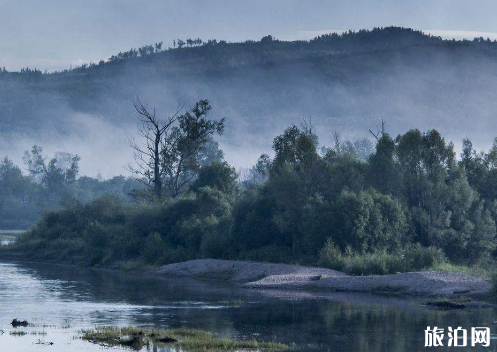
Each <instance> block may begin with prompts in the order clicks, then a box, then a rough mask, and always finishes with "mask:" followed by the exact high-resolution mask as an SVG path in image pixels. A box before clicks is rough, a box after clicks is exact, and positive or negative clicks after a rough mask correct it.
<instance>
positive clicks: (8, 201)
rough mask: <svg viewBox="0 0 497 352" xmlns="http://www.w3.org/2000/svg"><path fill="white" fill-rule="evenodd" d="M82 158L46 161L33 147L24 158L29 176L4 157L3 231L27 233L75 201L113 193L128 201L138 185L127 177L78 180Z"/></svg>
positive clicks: (0, 168)
mask: <svg viewBox="0 0 497 352" xmlns="http://www.w3.org/2000/svg"><path fill="white" fill-rule="evenodd" d="M79 160H80V159H79V156H77V155H73V154H70V153H66V152H58V153H56V154H55V155H54V156H53V157H47V156H46V155H44V153H43V149H42V148H41V147H39V146H36V145H35V146H33V148H32V149H31V150H30V151H27V152H26V154H25V156H24V163H25V165H24V166H25V168H26V172H23V170H22V169H21V167H19V166H18V165H15V164H14V162H13V161H12V160H10V159H9V158H7V157H5V158H4V159H3V160H1V161H0V229H3V230H13V229H27V228H28V227H29V226H31V225H33V224H34V223H36V221H37V220H38V219H39V218H40V216H42V215H43V214H45V213H47V212H48V211H52V210H56V209H60V207H61V204H65V203H67V202H69V203H70V202H72V201H75V200H76V201H81V202H89V201H90V200H92V199H95V198H97V197H100V196H102V195H103V194H109V193H112V194H114V195H116V196H117V197H120V198H122V199H128V198H129V197H130V194H132V191H133V190H134V189H137V188H140V187H139V184H138V183H137V182H136V181H135V180H133V179H130V178H126V177H124V176H117V177H113V178H111V179H108V180H101V179H96V178H92V177H88V176H82V177H78V176H79V175H78V173H79Z"/></svg>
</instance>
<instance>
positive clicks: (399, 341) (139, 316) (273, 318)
mask: <svg viewBox="0 0 497 352" xmlns="http://www.w3.org/2000/svg"><path fill="white" fill-rule="evenodd" d="M0 313H1V314H0V329H2V330H4V331H5V333H4V334H3V335H0V346H1V347H0V350H1V351H4V348H5V351H9V352H30V351H40V350H42V349H43V350H45V349H46V350H47V351H54V352H66V351H88V352H92V351H101V350H102V348H101V347H100V346H94V345H91V344H89V343H87V342H83V341H81V340H79V339H75V338H74V336H75V334H76V333H77V331H79V330H81V329H83V328H91V327H94V326H95V325H121V326H124V325H140V326H157V327H161V328H176V327H182V326H184V327H190V328H200V329H205V330H209V331H212V332H214V333H216V334H219V335H222V336H228V337H233V338H256V339H260V340H274V341H278V342H283V343H296V346H297V348H296V350H298V351H342V352H349V351H350V352H352V351H368V352H374V351H378V352H380V351H381V352H384V351H421V350H424V330H425V329H426V327H427V326H428V325H429V326H438V327H444V328H446V329H447V327H449V326H452V327H458V326H462V327H463V328H467V329H470V328H471V327H472V326H490V327H491V329H492V332H494V331H493V330H494V329H493V326H492V325H491V322H493V321H495V320H497V316H496V313H497V311H496V310H494V309H483V310H462V311H461V310H460V311H436V310H429V309H426V308H424V307H421V306H420V302H419V300H417V301H416V300H408V299H399V298H389V297H381V296H374V295H358V294H344V293H342V294H329V295H323V294H315V293H304V292H297V293H289V292H281V291H267V292H258V291H253V290H246V289H239V288H234V287H231V286H228V285H220V284H213V283H204V282H198V281H192V280H180V279H167V280H166V279H164V280H158V279H156V278H152V277H145V276H143V275H142V274H139V275H130V274H124V273H117V272H111V271H98V270H86V269H79V268H73V267H64V266H53V265H27V264H22V265H20V264H19V265H17V264H0ZM13 318H20V319H27V320H28V321H30V322H31V323H32V324H33V325H34V326H32V327H29V328H27V329H23V330H24V331H26V332H27V333H28V334H27V335H25V336H15V335H11V333H12V332H13V331H14V329H13V328H12V327H11V326H10V325H9V323H10V321H11V320H12V319H13ZM50 341H52V342H54V345H53V346H44V345H40V344H38V343H43V342H50ZM496 348H497V341H493V343H492V344H491V347H490V348H487V349H483V348H482V349H481V350H485V351H489V350H497V349H496ZM437 350H438V351H444V350H451V349H443V348H437ZM458 350H460V351H464V350H465V349H464V348H458ZM468 350H469V348H468ZM471 350H472V351H474V350H478V349H474V348H473V349H471Z"/></svg>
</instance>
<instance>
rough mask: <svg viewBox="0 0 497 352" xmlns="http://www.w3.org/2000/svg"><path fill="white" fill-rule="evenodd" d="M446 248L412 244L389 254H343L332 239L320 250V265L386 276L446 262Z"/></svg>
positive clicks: (381, 252) (355, 273)
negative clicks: (444, 250) (444, 251)
mask: <svg viewBox="0 0 497 352" xmlns="http://www.w3.org/2000/svg"><path fill="white" fill-rule="evenodd" d="M445 260H446V259H445V256H444V254H443V251H442V250H441V249H438V248H433V247H422V246H420V245H419V244H418V245H410V246H407V247H405V248H403V249H402V250H399V251H396V252H393V253H389V252H387V251H385V250H381V251H375V252H371V253H353V252H350V253H348V254H343V253H342V252H341V250H340V248H338V247H337V246H336V245H335V244H334V243H333V241H332V240H331V239H328V241H327V242H326V244H325V246H324V247H323V249H321V252H320V260H319V264H320V265H323V266H326V267H328V268H331V269H335V270H342V271H345V272H346V273H348V274H353V275H385V274H394V273H398V272H408V271H418V270H423V269H427V268H430V267H433V266H434V265H438V264H440V263H443V262H445Z"/></svg>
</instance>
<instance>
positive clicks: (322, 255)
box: [319, 238, 345, 270]
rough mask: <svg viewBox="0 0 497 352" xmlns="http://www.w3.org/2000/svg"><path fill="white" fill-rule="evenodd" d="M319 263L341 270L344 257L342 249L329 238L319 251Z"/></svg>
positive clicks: (343, 264)
mask: <svg viewBox="0 0 497 352" xmlns="http://www.w3.org/2000/svg"><path fill="white" fill-rule="evenodd" d="M319 264H320V265H324V266H326V267H328V268H331V269H335V270H342V269H343V267H344V266H345V259H344V257H343V255H342V251H341V250H340V248H338V246H336V245H335V243H334V242H333V241H332V240H331V238H329V239H328V240H327V241H326V244H325V245H324V247H323V248H322V249H321V251H320V252H319Z"/></svg>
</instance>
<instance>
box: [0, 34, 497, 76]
mask: <svg viewBox="0 0 497 352" xmlns="http://www.w3.org/2000/svg"><path fill="white" fill-rule="evenodd" d="M172 44H173V47H172V48H171V47H169V48H166V47H165V46H164V45H163V42H158V43H154V44H150V45H144V46H142V47H139V48H131V49H129V50H126V51H122V52H119V53H117V54H115V55H112V56H111V57H109V58H108V59H107V60H101V61H99V62H98V63H85V64H82V65H80V66H77V67H74V68H69V69H65V70H62V71H58V72H54V73H48V72H45V75H46V76H51V75H60V74H63V75H64V74H82V73H88V74H91V73H92V72H93V71H94V70H96V69H98V70H99V71H100V70H105V68H107V69H110V70H113V69H114V66H115V64H116V63H118V62H124V61H128V60H130V59H139V58H142V59H145V58H151V57H154V59H158V60H165V61H169V60H173V62H175V60H178V59H179V58H182V59H187V60H192V59H193V60H194V64H198V62H196V61H197V60H198V59H199V57H203V56H206V55H207V56H215V57H217V59H218V60H219V59H221V60H222V61H221V62H222V63H224V61H225V60H226V62H229V63H230V65H231V66H232V65H233V64H243V65H247V64H250V63H258V62H260V61H261V59H263V60H267V59H271V60H276V61H278V60H285V59H299V58H302V57H306V56H308V55H314V54H316V53H319V52H321V53H322V54H329V53H332V52H335V53H340V52H341V53H351V52H367V51H380V50H387V49H398V48H404V47H412V46H434V45H444V46H453V45H463V46H470V45H473V46H475V47H481V48H487V49H493V50H495V49H497V41H496V40H491V39H489V38H483V37H479V38H474V39H473V40H466V39H464V40H454V39H453V40H447V39H442V38H441V37H439V36H433V35H430V34H426V33H423V32H422V31H420V30H415V29H411V28H404V27H394V26H391V27H375V28H373V29H361V30H357V31H355V30H349V31H345V32H343V33H336V32H335V33H329V34H324V35H320V36H317V37H315V38H314V39H311V40H310V41H303V40H300V41H282V40H278V39H277V38H274V37H273V36H271V35H267V36H264V37H263V38H262V39H261V40H259V41H255V40H246V41H244V42H234V43H229V42H226V41H225V40H216V39H208V40H205V41H204V40H202V39H201V38H187V39H181V38H178V39H174V40H173V43H172ZM191 48H195V49H196V50H195V51H194V52H192V51H189V50H181V49H191ZM255 48H258V49H263V50H262V51H261V52H260V53H259V54H257V53H255V52H254V49H255ZM224 59H225V60H224ZM202 63H203V64H206V63H204V62H203V61H202ZM19 73H20V74H22V75H23V76H25V77H30V76H33V77H35V76H40V75H42V72H41V71H40V70H38V69H36V68H35V69H31V68H23V69H21V70H20V72H9V71H7V70H5V69H0V76H1V75H2V74H4V75H5V76H7V75H16V76H17V75H18V74H19Z"/></svg>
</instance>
